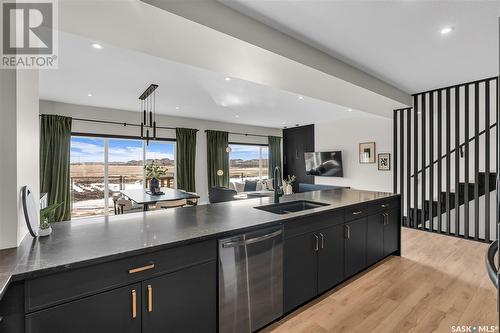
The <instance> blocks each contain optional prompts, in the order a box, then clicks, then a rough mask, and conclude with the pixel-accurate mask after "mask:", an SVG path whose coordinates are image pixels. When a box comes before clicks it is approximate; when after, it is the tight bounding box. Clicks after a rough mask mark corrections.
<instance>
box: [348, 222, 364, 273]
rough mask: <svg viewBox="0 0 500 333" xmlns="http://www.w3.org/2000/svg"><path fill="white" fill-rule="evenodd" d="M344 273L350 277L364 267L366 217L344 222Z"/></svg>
mask: <svg viewBox="0 0 500 333" xmlns="http://www.w3.org/2000/svg"><path fill="white" fill-rule="evenodd" d="M344 228H345V229H344V232H345V241H344V244H345V246H344V249H345V250H344V251H345V275H346V278H347V277H350V276H352V275H354V274H356V273H358V272H360V271H361V270H363V269H364V268H365V267H366V218H362V219H358V220H354V221H351V222H349V223H346V224H345V226H344Z"/></svg>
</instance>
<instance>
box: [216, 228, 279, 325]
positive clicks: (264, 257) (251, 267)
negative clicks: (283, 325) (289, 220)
mask: <svg viewBox="0 0 500 333" xmlns="http://www.w3.org/2000/svg"><path fill="white" fill-rule="evenodd" d="M282 314H283V228H282V227H281V226H280V227H273V228H266V229H261V230H258V231H254V232H249V233H246V234H242V235H238V236H234V237H229V238H225V239H221V240H219V332H220V333H228V332H231V333H233V332H238V333H245V332H254V331H256V330H258V329H259V328H262V327H263V326H265V325H266V324H268V323H270V322H272V321H273V320H275V319H276V318H278V317H280V316H281V315H282Z"/></svg>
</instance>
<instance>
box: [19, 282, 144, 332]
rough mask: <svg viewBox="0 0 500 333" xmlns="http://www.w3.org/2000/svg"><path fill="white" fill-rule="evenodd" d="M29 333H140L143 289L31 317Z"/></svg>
mask: <svg viewBox="0 0 500 333" xmlns="http://www.w3.org/2000/svg"><path fill="white" fill-rule="evenodd" d="M97 278H99V277H97ZM134 309H135V312H134ZM26 332H28V333H66V332H71V333H89V332H92V333H109V332H120V333H140V332H141V285H140V284H139V283H138V284H134V285H130V286H126V287H122V288H118V289H114V290H111V291H107V292H103V293H100V294H97V295H94V296H90V297H86V298H82V299H80V300H77V301H72V302H69V303H66V304H62V305H58V306H54V307H52V308H49V309H46V310H41V311H38V312H34V313H32V314H28V315H27V316H26Z"/></svg>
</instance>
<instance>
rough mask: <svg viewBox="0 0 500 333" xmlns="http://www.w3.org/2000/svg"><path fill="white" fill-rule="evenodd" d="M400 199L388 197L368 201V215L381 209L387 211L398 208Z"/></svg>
mask: <svg viewBox="0 0 500 333" xmlns="http://www.w3.org/2000/svg"><path fill="white" fill-rule="evenodd" d="M399 205H400V200H399V198H390V199H384V200H378V201H375V202H370V203H369V204H368V212H369V214H370V215H373V214H377V213H379V212H382V211H384V212H385V211H388V210H390V209H396V208H399Z"/></svg>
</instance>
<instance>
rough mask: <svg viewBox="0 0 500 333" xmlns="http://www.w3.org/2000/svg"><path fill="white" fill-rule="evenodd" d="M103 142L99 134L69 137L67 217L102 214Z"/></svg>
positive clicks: (103, 205) (103, 207)
mask: <svg viewBox="0 0 500 333" xmlns="http://www.w3.org/2000/svg"><path fill="white" fill-rule="evenodd" d="M104 145H105V142H104V139H100V138H86V137H72V138H71V154H70V186H71V217H75V218H76V217H83V216H91V215H101V214H104V209H105V206H106V205H105V201H104V190H105V189H104Z"/></svg>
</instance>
